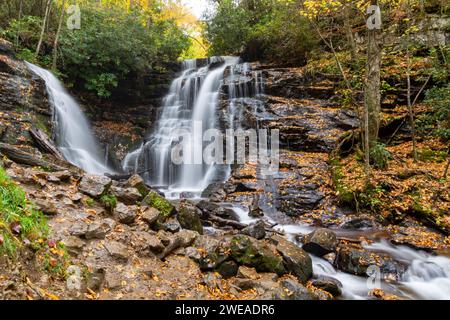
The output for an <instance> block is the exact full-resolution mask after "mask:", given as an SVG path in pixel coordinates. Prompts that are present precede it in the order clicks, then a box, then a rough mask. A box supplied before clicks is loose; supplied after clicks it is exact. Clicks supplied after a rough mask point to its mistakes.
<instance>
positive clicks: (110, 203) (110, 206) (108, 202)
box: [100, 194, 117, 211]
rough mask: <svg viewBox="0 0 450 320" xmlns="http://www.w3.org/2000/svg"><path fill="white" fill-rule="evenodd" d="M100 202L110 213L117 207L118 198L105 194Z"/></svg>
mask: <svg viewBox="0 0 450 320" xmlns="http://www.w3.org/2000/svg"><path fill="white" fill-rule="evenodd" d="M100 202H101V203H102V204H103V205H104V206H105V208H106V209H107V210H109V211H112V210H114V208H115V207H116V206H117V198H116V197H115V196H114V195H112V194H104V195H102V196H101V197H100Z"/></svg>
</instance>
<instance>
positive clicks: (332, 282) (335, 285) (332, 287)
mask: <svg viewBox="0 0 450 320" xmlns="http://www.w3.org/2000/svg"><path fill="white" fill-rule="evenodd" d="M311 284H312V285H313V286H314V287H316V288H319V289H322V290H324V291H326V292H328V293H330V294H331V295H332V296H333V297H339V296H340V295H341V294H342V283H341V282H340V281H339V280H337V279H334V278H332V277H327V276H318V277H317V278H316V279H313V280H311Z"/></svg>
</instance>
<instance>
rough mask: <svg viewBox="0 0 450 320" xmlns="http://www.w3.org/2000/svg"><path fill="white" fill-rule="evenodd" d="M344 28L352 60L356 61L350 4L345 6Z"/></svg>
mask: <svg viewBox="0 0 450 320" xmlns="http://www.w3.org/2000/svg"><path fill="white" fill-rule="evenodd" d="M344 29H345V35H346V37H347V41H348V46H349V48H350V54H351V57H352V61H356V42H355V37H354V36H353V31H352V26H351V23H350V7H349V5H345V6H344Z"/></svg>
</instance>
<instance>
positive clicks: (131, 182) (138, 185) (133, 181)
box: [125, 174, 150, 196]
mask: <svg viewBox="0 0 450 320" xmlns="http://www.w3.org/2000/svg"><path fill="white" fill-rule="evenodd" d="M125 185H126V186H127V187H129V188H135V189H137V190H138V191H139V193H140V194H141V195H142V196H146V195H147V193H148V192H149V191H150V189H149V188H148V187H147V186H146V185H145V182H144V180H143V179H142V178H141V176H139V175H137V174H134V175H132V176H131V177H130V178H129V179H128V180H127V182H126V184H125Z"/></svg>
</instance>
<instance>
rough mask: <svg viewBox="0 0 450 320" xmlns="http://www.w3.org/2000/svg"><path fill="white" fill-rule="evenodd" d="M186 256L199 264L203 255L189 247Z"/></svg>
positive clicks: (185, 252)
mask: <svg viewBox="0 0 450 320" xmlns="http://www.w3.org/2000/svg"><path fill="white" fill-rule="evenodd" d="M184 254H185V255H186V257H188V258H191V259H192V260H194V261H195V262H199V261H200V259H201V258H202V255H201V253H200V252H199V251H198V250H197V248H194V247H187V248H186V249H185V250H184Z"/></svg>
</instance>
